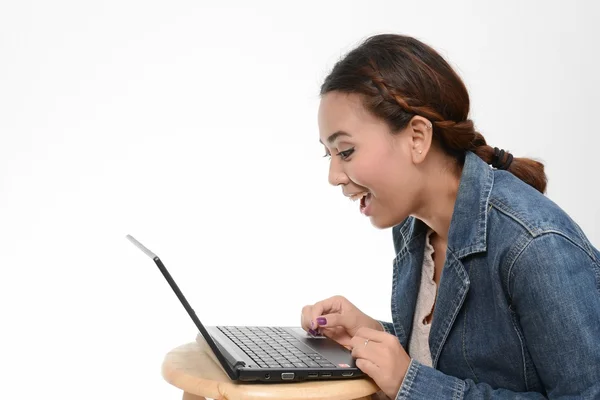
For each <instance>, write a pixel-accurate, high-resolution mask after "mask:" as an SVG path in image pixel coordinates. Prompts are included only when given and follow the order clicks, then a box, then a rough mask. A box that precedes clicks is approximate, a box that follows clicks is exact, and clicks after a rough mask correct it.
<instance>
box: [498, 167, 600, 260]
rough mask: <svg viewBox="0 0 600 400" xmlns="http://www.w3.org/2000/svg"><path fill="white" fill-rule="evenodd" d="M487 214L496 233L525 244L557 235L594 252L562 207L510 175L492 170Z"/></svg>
mask: <svg viewBox="0 0 600 400" xmlns="http://www.w3.org/2000/svg"><path fill="white" fill-rule="evenodd" d="M488 213H489V215H488V218H489V219H490V229H494V228H496V229H494V231H495V232H496V234H497V233H498V232H503V231H504V232H507V233H510V234H511V236H512V237H521V238H523V239H525V240H527V241H529V240H533V239H535V238H537V237H540V236H542V235H547V234H552V235H558V236H562V237H564V238H565V239H567V240H568V241H570V242H572V243H573V244H574V245H576V246H578V247H581V248H582V249H583V250H585V251H586V252H587V253H589V254H590V255H592V254H593V253H594V252H593V249H592V246H591V245H590V243H589V241H588V240H587V238H586V236H585V234H584V233H583V231H582V230H581V228H580V227H579V225H578V224H577V223H576V222H575V221H573V219H572V218H571V217H570V216H569V215H568V214H567V213H566V212H565V211H564V210H563V209H562V208H560V207H559V206H558V205H557V204H556V203H554V202H553V201H552V200H551V199H550V198H548V197H547V196H545V195H544V194H542V193H540V192H539V191H537V190H536V189H535V188H533V187H531V186H529V185H528V184H527V183H525V182H523V181H521V180H520V179H519V178H517V177H516V176H514V175H513V174H511V173H510V172H506V171H494V185H493V187H492V191H491V193H490V199H489V207H488Z"/></svg>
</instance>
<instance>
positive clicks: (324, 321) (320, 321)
mask: <svg viewBox="0 0 600 400" xmlns="http://www.w3.org/2000/svg"><path fill="white" fill-rule="evenodd" d="M317 324H319V325H327V319H326V318H323V317H319V318H317Z"/></svg>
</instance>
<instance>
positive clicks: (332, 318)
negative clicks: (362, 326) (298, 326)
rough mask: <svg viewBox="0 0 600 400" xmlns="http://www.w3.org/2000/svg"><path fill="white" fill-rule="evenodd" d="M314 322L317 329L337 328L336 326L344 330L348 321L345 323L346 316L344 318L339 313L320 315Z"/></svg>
mask: <svg viewBox="0 0 600 400" xmlns="http://www.w3.org/2000/svg"><path fill="white" fill-rule="evenodd" d="M315 321H316V322H317V327H326V328H333V327H337V326H341V327H344V328H347V327H348V326H347V325H348V324H347V322H348V321H347V318H346V316H344V315H342V314H340V313H332V314H325V315H321V316H320V317H317V318H315Z"/></svg>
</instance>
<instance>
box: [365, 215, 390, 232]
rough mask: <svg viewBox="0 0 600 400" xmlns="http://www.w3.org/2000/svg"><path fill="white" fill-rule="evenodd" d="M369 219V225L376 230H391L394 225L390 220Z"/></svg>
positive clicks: (373, 217)
mask: <svg viewBox="0 0 600 400" xmlns="http://www.w3.org/2000/svg"><path fill="white" fill-rule="evenodd" d="M370 219H371V225H373V226H374V227H375V228H377V229H388V228H392V227H394V226H395V225H396V224H394V223H393V221H391V220H385V219H383V218H377V217H376V216H372V217H371V218H370Z"/></svg>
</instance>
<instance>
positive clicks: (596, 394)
mask: <svg viewBox="0 0 600 400" xmlns="http://www.w3.org/2000/svg"><path fill="white" fill-rule="evenodd" d="M599 286H600V266H599V265H598V264H597V262H596V260H595V259H594V258H593V256H592V254H591V252H590V253H588V252H587V251H586V250H584V249H582V248H580V247H578V246H576V245H575V244H573V243H572V242H571V241H570V240H568V239H566V238H564V237H563V236H560V235H559V234H545V235H542V236H539V237H537V238H535V239H533V240H531V242H529V244H528V245H527V246H526V247H525V249H524V250H523V251H522V253H521V254H520V256H518V258H517V259H516V261H515V262H514V264H513V266H512V268H511V269H510V271H509V292H510V293H509V294H510V296H511V298H512V303H513V304H512V307H511V308H512V310H513V313H514V315H513V316H514V318H515V330H516V332H515V334H518V335H519V337H520V338H521V340H522V341H523V342H524V345H525V346H526V347H527V349H528V350H529V353H530V354H531V358H532V359H533V363H534V365H535V368H536V371H537V373H538V374H539V376H540V378H541V380H542V382H543V384H544V388H545V390H546V392H547V396H548V398H549V399H567V398H569V399H573V398H578V399H579V398H583V399H598V398H600V368H599V367H598V366H599V365H600V288H599ZM524 363H525V361H524ZM528 368H529V369H530V370H531V368H533V367H532V366H530V365H529V366H528ZM544 398H546V397H544V396H542V395H541V394H540V393H537V392H521V393H517V392H512V391H509V390H504V389H493V388H492V387H490V386H489V385H487V384H484V383H475V382H474V381H472V380H461V379H458V378H455V377H452V376H448V375H445V374H444V373H442V372H441V371H438V370H436V369H433V368H430V367H427V366H424V365H422V364H420V363H418V362H416V361H414V360H413V361H411V364H410V366H409V368H408V371H407V373H406V375H405V377H404V381H403V382H402V386H401V387H400V390H399V392H398V394H397V396H396V399H423V400H424V399H434V400H435V399H465V400H471V399H472V400H475V399H498V400H500V399H544Z"/></svg>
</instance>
